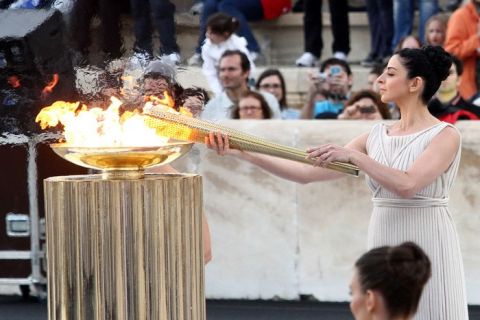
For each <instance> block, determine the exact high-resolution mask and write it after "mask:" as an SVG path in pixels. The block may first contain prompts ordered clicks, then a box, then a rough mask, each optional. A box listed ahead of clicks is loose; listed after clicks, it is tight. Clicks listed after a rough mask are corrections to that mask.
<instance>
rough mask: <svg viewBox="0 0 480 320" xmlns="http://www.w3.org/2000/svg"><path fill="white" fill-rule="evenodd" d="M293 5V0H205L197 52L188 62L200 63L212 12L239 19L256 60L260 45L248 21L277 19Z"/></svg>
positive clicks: (248, 46) (241, 32) (241, 31)
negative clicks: (208, 21)
mask: <svg viewBox="0 0 480 320" xmlns="http://www.w3.org/2000/svg"><path fill="white" fill-rule="evenodd" d="M291 7H292V3H291V0H249V1H243V0H205V2H204V5H203V11H202V14H201V16H200V34H199V37H198V45H197V48H196V49H195V54H194V55H193V56H192V57H191V58H190V59H188V64H189V65H195V64H200V53H201V47H202V45H203V42H204V41H205V33H206V29H207V20H208V18H209V17H210V16H211V15H212V14H214V13H216V12H224V13H226V14H229V15H230V16H232V17H235V18H236V19H237V20H238V22H239V30H238V34H239V35H240V36H242V37H244V38H245V39H247V48H248V50H249V51H250V53H251V57H252V60H254V61H255V60H256V58H257V56H258V55H259V53H260V46H259V44H258V42H257V39H256V38H255V36H254V35H253V33H252V30H251V29H250V27H249V25H248V21H260V20H263V19H265V20H271V19H275V18H278V17H279V16H280V15H282V14H284V13H287V12H288V11H290V9H291Z"/></svg>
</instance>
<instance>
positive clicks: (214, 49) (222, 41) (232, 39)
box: [202, 12, 254, 95]
mask: <svg viewBox="0 0 480 320" xmlns="http://www.w3.org/2000/svg"><path fill="white" fill-rule="evenodd" d="M238 26H239V21H238V20H237V19H236V18H235V17H232V16H230V15H228V14H225V13H222V12H218V13H215V14H213V15H211V16H210V18H208V21H207V32H206V34H205V35H206V37H207V39H206V40H205V43H204V44H203V46H202V59H203V66H202V71H203V74H204V75H205V76H206V77H207V81H208V84H209V85H210V89H211V90H212V92H213V94H214V95H218V94H219V93H221V92H222V86H221V84H220V80H219V79H218V74H217V68H218V64H219V62H220V57H221V56H222V54H223V53H224V52H225V51H227V50H240V51H242V52H243V53H245V54H246V55H247V56H248V58H249V60H250V66H251V70H252V71H253V69H254V64H253V60H252V58H251V56H250V53H249V51H248V49H247V40H245V38H243V37H239V36H237V35H236V34H234V32H235V30H236V29H237V28H238Z"/></svg>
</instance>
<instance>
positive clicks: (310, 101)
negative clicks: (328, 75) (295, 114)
mask: <svg viewBox="0 0 480 320" xmlns="http://www.w3.org/2000/svg"><path fill="white" fill-rule="evenodd" d="M319 95H322V92H321V90H320V86H319V84H318V83H311V84H310V86H309V88H308V92H307V98H306V100H305V104H304V105H303V108H302V110H301V113H300V119H313V116H314V115H313V111H314V107H315V102H316V101H319V100H320V99H319Z"/></svg>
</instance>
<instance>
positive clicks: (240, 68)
mask: <svg viewBox="0 0 480 320" xmlns="http://www.w3.org/2000/svg"><path fill="white" fill-rule="evenodd" d="M218 76H219V78H220V83H221V84H222V87H223V92H222V93H221V94H219V95H218V96H216V97H214V98H213V99H211V100H210V101H209V102H208V103H207V105H206V106H205V109H204V110H203V112H202V114H201V115H200V117H201V118H203V119H207V120H212V121H215V120H222V119H230V116H231V114H232V109H233V106H234V105H235V104H236V103H238V101H240V97H241V96H242V95H243V94H244V93H246V92H248V91H250V89H249V87H248V83H247V82H248V78H249V76H250V62H249V60H248V57H247V55H246V54H245V53H243V52H241V51H239V50H227V51H225V52H224V53H223V55H222V57H221V58H220V66H219V70H218ZM261 94H262V95H263V97H264V98H265V100H266V101H267V103H268V106H269V107H270V110H271V111H272V118H274V119H280V118H281V113H280V107H279V105H278V101H277V99H275V97H274V96H273V95H271V94H270V93H268V92H262V93H261Z"/></svg>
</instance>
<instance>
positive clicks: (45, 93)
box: [41, 73, 59, 99]
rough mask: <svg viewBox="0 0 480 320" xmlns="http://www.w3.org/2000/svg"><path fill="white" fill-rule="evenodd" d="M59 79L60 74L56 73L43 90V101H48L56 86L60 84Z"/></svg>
mask: <svg viewBox="0 0 480 320" xmlns="http://www.w3.org/2000/svg"><path fill="white" fill-rule="evenodd" d="M58 79H59V76H58V73H54V74H53V75H52V80H51V81H50V82H49V83H48V84H47V85H46V86H45V88H43V90H42V95H41V97H42V99H46V98H47V97H48V96H49V95H50V94H51V93H52V91H53V88H55V86H56V85H57V83H58Z"/></svg>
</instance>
